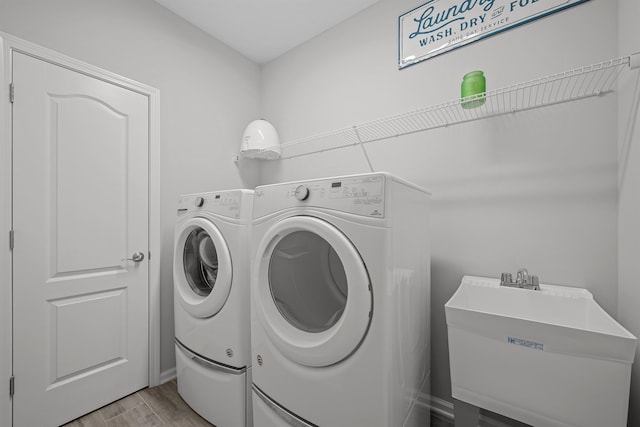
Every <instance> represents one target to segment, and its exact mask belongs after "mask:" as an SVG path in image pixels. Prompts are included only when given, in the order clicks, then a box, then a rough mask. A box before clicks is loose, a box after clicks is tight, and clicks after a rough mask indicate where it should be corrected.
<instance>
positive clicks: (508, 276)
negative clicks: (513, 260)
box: [500, 273, 513, 286]
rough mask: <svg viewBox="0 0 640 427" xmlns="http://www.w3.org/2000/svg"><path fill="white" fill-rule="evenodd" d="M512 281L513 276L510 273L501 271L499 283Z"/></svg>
mask: <svg viewBox="0 0 640 427" xmlns="http://www.w3.org/2000/svg"><path fill="white" fill-rule="evenodd" d="M510 283H513V276H512V275H511V273H502V274H501V275H500V284H502V285H503V286H504V284H510Z"/></svg>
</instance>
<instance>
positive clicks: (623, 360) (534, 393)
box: [445, 276, 636, 427]
mask: <svg viewBox="0 0 640 427" xmlns="http://www.w3.org/2000/svg"><path fill="white" fill-rule="evenodd" d="M445 313H446V318H447V329H448V337H449V360H450V369H451V387H452V396H453V397H454V398H455V399H458V400H461V401H463V402H467V403H469V404H471V405H475V406H478V407H481V408H486V409H489V410H491V411H493V412H497V413H500V414H503V415H506V416H508V417H510V418H513V419H516V420H519V421H522V422H524V423H527V424H532V425H545V426H581V427H586V426H594V427H602V426H612V427H613V426H621V427H622V426H626V425H627V411H628V404H629V384H630V377H631V365H632V362H633V359H634V355H635V350H636V337H635V336H633V335H632V334H631V333H629V332H628V331H627V330H626V329H625V328H623V327H622V326H621V325H620V324H618V323H617V322H616V321H615V320H614V319H613V318H612V317H611V316H609V315H608V314H607V313H606V312H605V311H604V310H603V309H602V307H600V306H599V305H598V304H597V303H596V301H595V300H594V299H593V296H592V294H591V293H590V292H589V291H587V290H586V289H581V288H572V287H566V286H553V285H545V284H541V285H540V290H538V291H533V290H528V289H518V288H507V287H502V286H500V280H498V279H488V278H482V277H473V276H465V277H463V279H462V283H461V284H460V287H459V288H458V290H457V291H456V293H455V294H454V295H453V296H452V297H451V299H450V300H449V301H448V302H447V303H446V304H445Z"/></svg>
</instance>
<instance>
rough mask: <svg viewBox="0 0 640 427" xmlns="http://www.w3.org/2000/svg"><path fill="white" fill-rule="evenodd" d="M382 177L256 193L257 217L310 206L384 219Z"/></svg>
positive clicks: (294, 185) (291, 185)
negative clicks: (291, 208) (277, 211)
mask: <svg viewBox="0 0 640 427" xmlns="http://www.w3.org/2000/svg"><path fill="white" fill-rule="evenodd" d="M385 179H386V177H385V176H384V175H383V174H379V175H378V174H370V175H366V176H348V177H340V178H333V179H332V178H329V179H321V180H312V181H301V182H297V183H288V184H277V185H272V186H264V187H259V188H258V189H256V194H255V197H256V200H255V202H254V203H255V204H256V207H257V209H258V210H260V211H263V212H255V213H256V214H257V215H258V216H261V215H262V214H266V213H267V212H273V211H276V210H282V209H286V208H289V207H300V206H310V207H318V208H322V209H331V210H337V211H341V212H348V213H352V214H356V215H364V216H370V217H378V218H382V217H384V192H385Z"/></svg>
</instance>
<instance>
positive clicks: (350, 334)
mask: <svg viewBox="0 0 640 427" xmlns="http://www.w3.org/2000/svg"><path fill="white" fill-rule="evenodd" d="M254 269H255V270H254V276H255V277H254V279H253V281H252V298H253V300H254V307H255V309H256V315H257V317H258V320H259V322H260V324H261V326H262V328H263V329H264V330H265V332H266V334H267V336H268V338H269V339H270V341H271V342H272V343H273V344H274V345H275V346H276V347H277V348H278V350H279V351H280V352H281V353H282V354H283V355H284V356H286V357H288V358H289V359H291V360H293V361H295V362H297V363H300V364H303V365H306V366H328V365H332V364H334V363H338V362H340V361H341V360H343V359H345V358H347V357H349V356H350V355H351V354H352V353H353V352H354V351H355V350H356V349H357V348H358V347H359V345H360V343H361V342H362V340H363V339H364V337H365V336H366V333H367V331H368V329H369V323H370V321H371V315H372V307H373V295H372V293H371V287H370V280H369V275H368V273H367V269H366V267H365V265H364V263H363V262H362V258H361V257H360V254H359V253H358V251H357V250H356V248H355V247H354V246H353V244H352V243H351V242H350V240H349V239H348V238H347V237H346V236H345V235H344V234H343V233H342V232H341V231H340V230H339V229H338V228H336V227H335V226H333V225H331V224H330V223H329V222H327V221H324V220H322V219H319V218H314V217H310V216H296V217H291V218H286V219H284V220H282V221H279V222H277V223H276V224H275V225H273V226H272V227H271V228H269V229H268V230H267V231H266V233H265V234H264V236H263V237H262V239H261V240H260V243H259V245H258V248H257V252H256V261H255V263H254Z"/></svg>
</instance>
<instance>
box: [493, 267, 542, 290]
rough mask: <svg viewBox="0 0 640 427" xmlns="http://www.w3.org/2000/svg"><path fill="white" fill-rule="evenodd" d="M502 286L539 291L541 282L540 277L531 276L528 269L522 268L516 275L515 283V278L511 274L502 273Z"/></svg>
mask: <svg viewBox="0 0 640 427" xmlns="http://www.w3.org/2000/svg"><path fill="white" fill-rule="evenodd" d="M500 286H506V287H509V288H521V289H531V290H534V291H539V290H540V281H539V280H538V276H534V275H529V272H528V271H527V269H526V268H521V269H520V270H518V273H517V274H516V281H515V282H514V281H513V276H511V273H502V275H501V277H500Z"/></svg>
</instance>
